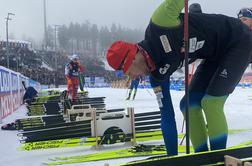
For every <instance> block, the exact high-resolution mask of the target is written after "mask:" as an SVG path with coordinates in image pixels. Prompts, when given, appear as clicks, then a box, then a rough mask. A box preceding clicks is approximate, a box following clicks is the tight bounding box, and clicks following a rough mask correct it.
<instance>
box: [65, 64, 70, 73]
mask: <svg viewBox="0 0 252 166" xmlns="http://www.w3.org/2000/svg"><path fill="white" fill-rule="evenodd" d="M68 75H69V64H66V65H65V76H68Z"/></svg>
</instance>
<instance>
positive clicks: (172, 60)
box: [107, 0, 252, 156]
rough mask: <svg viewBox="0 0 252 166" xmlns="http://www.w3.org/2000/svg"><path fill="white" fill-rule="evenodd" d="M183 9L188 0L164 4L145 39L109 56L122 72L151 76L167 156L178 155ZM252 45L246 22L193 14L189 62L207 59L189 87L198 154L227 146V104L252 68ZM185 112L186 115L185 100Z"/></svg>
mask: <svg viewBox="0 0 252 166" xmlns="http://www.w3.org/2000/svg"><path fill="white" fill-rule="evenodd" d="M183 8H184V0H164V2H163V3H162V4H161V5H160V6H159V7H158V8H157V9H156V10H155V12H154V13H153V15H152V17H151V20H150V23H149V25H148V27H147V29H146V31H145V38H144V40H142V41H140V42H139V43H128V42H126V41H116V42H114V43H113V44H112V45H111V47H110V48H109V49H108V52H107V61H108V63H109V65H110V66H111V67H113V68H114V69H115V70H123V72H124V73H125V74H127V75H129V77H130V78H131V79H135V78H137V77H140V76H146V75H151V76H150V82H151V86H152V87H153V89H154V92H155V93H156V96H157V100H158V103H159V108H160V112H161V128H162V132H163V137H164V141H165V145H166V150H167V155H168V156H172V155H177V154H178V145H177V139H178V137H177V129H176V122H175V115H174V109H173V105H172V100H171V95H170V89H169V79H170V76H171V75H172V73H174V72H175V71H176V70H177V69H179V68H181V67H182V66H183V62H184V52H185V48H184V40H183V39H184V35H183V34H184V26H183V25H184V14H183V13H181V11H182V9H183ZM251 45H252V34H251V29H250V28H249V26H248V25H247V24H244V23H243V22H242V21H241V20H239V19H237V18H232V17H228V16H224V15H219V14H205V13H189V50H188V51H189V55H188V56H189V58H190V62H193V61H194V60H196V59H203V61H202V62H201V64H200V65H199V66H198V68H197V71H196V72H195V74H194V78H193V79H192V81H191V83H190V87H189V91H190V93H189V98H190V101H189V115H190V124H189V128H190V139H191V142H192V145H193V147H194V150H195V152H201V151H207V150H209V149H210V150H216V149H222V148H226V143H227V136H228V126H227V121H226V117H225V114H224V104H225V102H226V100H227V98H228V96H229V94H231V93H232V92H233V90H234V88H235V87H236V85H237V84H238V82H239V80H240V79H241V77H242V75H243V73H244V71H245V69H246V68H247V66H248V63H249V61H250V58H251V53H252V47H251ZM180 108H181V111H182V113H183V115H184V112H185V102H184V99H182V101H181V104H180ZM204 116H205V118H206V122H205V121H204V118H203V117H204ZM206 123H207V127H208V128H207V129H206ZM208 140H209V142H210V144H209V145H208Z"/></svg>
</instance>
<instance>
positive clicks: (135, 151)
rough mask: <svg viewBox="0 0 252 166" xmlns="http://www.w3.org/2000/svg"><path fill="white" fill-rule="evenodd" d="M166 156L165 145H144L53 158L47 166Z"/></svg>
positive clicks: (182, 150)
mask: <svg viewBox="0 0 252 166" xmlns="http://www.w3.org/2000/svg"><path fill="white" fill-rule="evenodd" d="M184 151H185V146H179V153H182V152H184ZM161 154H166V149H165V146H164V145H143V144H139V145H137V146H133V147H130V148H124V149H119V150H113V151H109V152H100V153H94V154H88V155H79V156H69V157H55V158H51V159H50V160H52V161H53V162H49V163H46V164H47V165H51V166H52V165H62V164H76V163H85V162H91V161H100V160H108V159H119V158H128V157H141V156H153V155H161Z"/></svg>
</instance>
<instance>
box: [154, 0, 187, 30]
mask: <svg viewBox="0 0 252 166" xmlns="http://www.w3.org/2000/svg"><path fill="white" fill-rule="evenodd" d="M183 8H184V0H165V1H164V2H163V3H162V4H161V5H160V6H159V7H158V8H157V9H156V10H155V12H154V13H153V15H152V17H151V21H152V22H153V23H154V24H156V25H159V26H162V27H176V26H178V25H179V24H180V20H179V14H180V12H181V11H182V9H183Z"/></svg>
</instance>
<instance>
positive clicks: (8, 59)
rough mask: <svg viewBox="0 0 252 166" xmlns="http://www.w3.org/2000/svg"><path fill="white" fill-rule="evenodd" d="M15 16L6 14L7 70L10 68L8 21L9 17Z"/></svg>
mask: <svg viewBox="0 0 252 166" xmlns="http://www.w3.org/2000/svg"><path fill="white" fill-rule="evenodd" d="M11 15H13V16H14V15H15V14H13V13H8V14H7V18H6V57H7V68H10V58H9V29H8V26H9V20H11V18H10V16H11Z"/></svg>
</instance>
